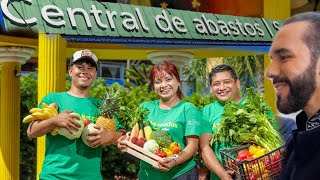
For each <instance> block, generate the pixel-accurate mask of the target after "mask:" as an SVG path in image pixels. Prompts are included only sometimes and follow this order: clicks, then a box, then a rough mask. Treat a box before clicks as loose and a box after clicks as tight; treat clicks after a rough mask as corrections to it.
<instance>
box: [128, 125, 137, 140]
mask: <svg viewBox="0 0 320 180" xmlns="http://www.w3.org/2000/svg"><path fill="white" fill-rule="evenodd" d="M138 135H139V124H138V123H136V124H135V125H134V126H133V128H132V130H131V134H130V139H129V140H130V141H131V139H132V138H133V137H138Z"/></svg>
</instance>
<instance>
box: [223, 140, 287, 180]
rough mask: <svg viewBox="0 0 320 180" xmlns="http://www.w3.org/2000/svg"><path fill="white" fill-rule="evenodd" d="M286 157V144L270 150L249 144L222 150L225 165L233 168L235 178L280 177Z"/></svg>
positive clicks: (270, 179) (252, 179)
mask: <svg viewBox="0 0 320 180" xmlns="http://www.w3.org/2000/svg"><path fill="white" fill-rule="evenodd" d="M284 157H285V151H284V146H281V147H279V148H276V149H275V150H273V151H270V152H268V151H267V150H266V149H265V148H262V147H260V146H256V145H252V144H247V145H242V146H239V147H236V148H232V149H228V150H227V149H225V150H222V151H221V158H222V164H223V165H224V167H225V168H226V169H228V170H233V171H234V172H235V179H241V180H245V179H246V180H258V179H264V180H274V179H279V178H280V172H281V170H282V166H283V165H284Z"/></svg>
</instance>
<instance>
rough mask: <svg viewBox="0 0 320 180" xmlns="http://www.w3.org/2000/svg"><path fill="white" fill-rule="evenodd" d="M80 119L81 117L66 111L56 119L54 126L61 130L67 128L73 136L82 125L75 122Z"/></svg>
mask: <svg viewBox="0 0 320 180" xmlns="http://www.w3.org/2000/svg"><path fill="white" fill-rule="evenodd" d="M74 118H76V119H78V120H79V119H80V117H79V116H78V115H76V114H73V113H72V111H69V110H66V111H62V112H61V113H60V114H58V115H56V116H55V117H54V120H55V121H54V124H55V125H56V126H57V127H60V128H66V129H67V130H68V131H69V133H70V134H73V132H74V131H78V129H79V128H80V127H81V125H80V124H79V123H78V122H77V121H76V120H74Z"/></svg>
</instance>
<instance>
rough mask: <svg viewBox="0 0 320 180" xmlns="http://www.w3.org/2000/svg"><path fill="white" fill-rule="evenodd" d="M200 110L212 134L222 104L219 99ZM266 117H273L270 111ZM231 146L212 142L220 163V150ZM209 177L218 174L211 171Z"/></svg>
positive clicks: (220, 114)
mask: <svg viewBox="0 0 320 180" xmlns="http://www.w3.org/2000/svg"><path fill="white" fill-rule="evenodd" d="M245 99H246V98H245V97H243V98H242V99H241V101H240V102H239V103H238V105H240V106H241V105H242V104H243V103H244V101H245ZM201 112H202V119H203V120H204V121H207V122H208V123H209V124H210V126H209V127H211V130H207V132H209V133H211V134H213V133H214V132H215V131H216V128H217V126H218V124H219V123H220V121H221V119H222V114H223V113H224V105H223V104H221V103H220V102H219V101H215V102H213V103H211V104H209V105H207V106H205V107H204V108H202V109H201ZM268 117H272V118H273V117H274V116H273V114H272V112H270V113H269V114H268ZM274 127H275V128H278V126H277V124H274ZM231 148H234V147H233V146H228V145H226V144H225V143H224V142H222V143H213V146H212V149H213V152H214V153H215V154H216V156H217V158H218V160H219V161H220V163H222V160H221V154H220V150H222V149H231ZM210 177H211V180H215V179H219V178H218V176H217V175H216V174H214V173H213V172H211V175H210Z"/></svg>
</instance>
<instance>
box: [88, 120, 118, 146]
mask: <svg viewBox="0 0 320 180" xmlns="http://www.w3.org/2000/svg"><path fill="white" fill-rule="evenodd" d="M94 128H96V129H97V131H93V132H90V133H89V134H88V137H89V138H88V142H89V146H90V147H92V148H96V147H99V146H107V145H110V144H111V143H112V141H113V139H114V132H109V131H106V130H105V129H104V128H103V127H102V126H99V125H94Z"/></svg>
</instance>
